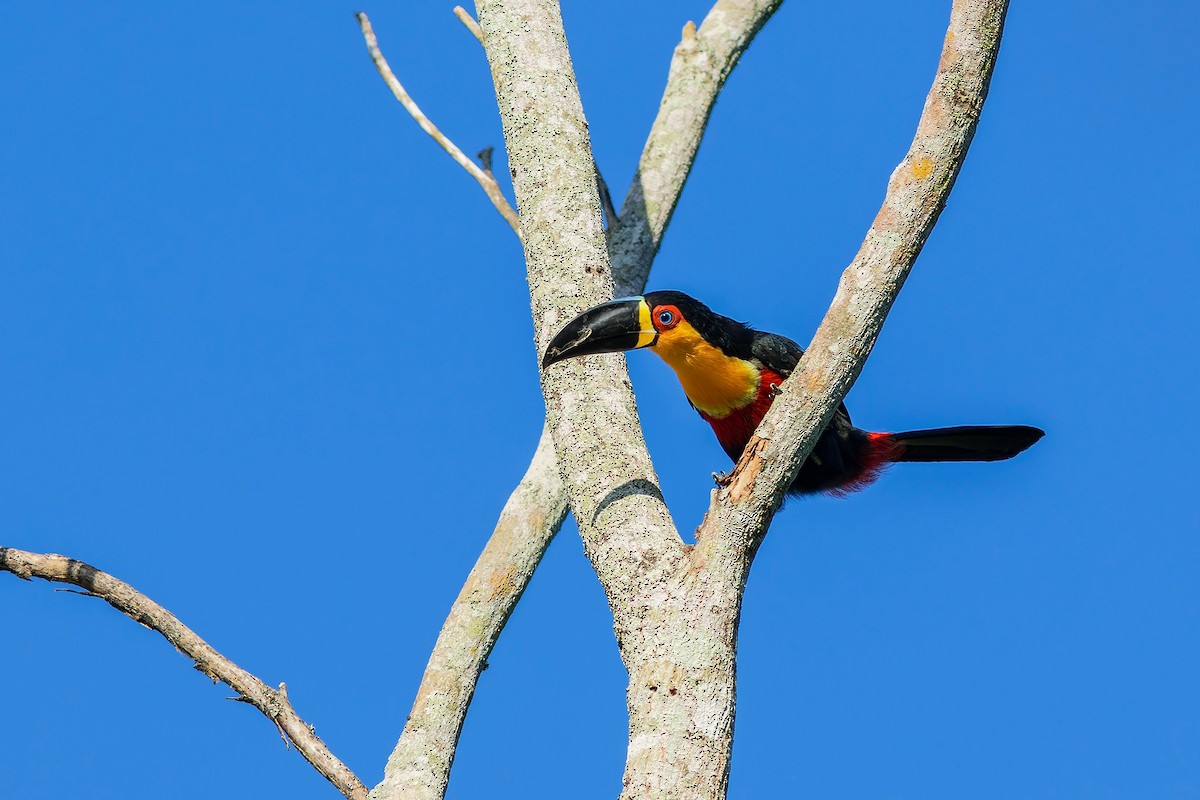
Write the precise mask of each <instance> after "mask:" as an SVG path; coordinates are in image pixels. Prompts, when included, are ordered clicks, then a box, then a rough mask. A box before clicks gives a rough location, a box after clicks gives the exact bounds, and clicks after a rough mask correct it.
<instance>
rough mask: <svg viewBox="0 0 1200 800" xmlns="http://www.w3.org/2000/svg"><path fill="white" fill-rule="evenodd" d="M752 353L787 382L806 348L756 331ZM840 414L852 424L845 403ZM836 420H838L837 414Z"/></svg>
mask: <svg viewBox="0 0 1200 800" xmlns="http://www.w3.org/2000/svg"><path fill="white" fill-rule="evenodd" d="M750 353H751V355H753V356H754V358H755V359H757V360H758V362H759V363H760V364H762V365H763V366H764V367H766V368H767V369H769V370H771V371H772V372H774V373H777V374H778V375H779V376H780V377H782V378H783V379H785V380H786V379H787V378H788V377H789V376H791V374H792V370H794V369H795V368H796V365H797V364H799V363H800V356H802V355H804V348H802V347H801V346H800V345H798V344H796V343H795V342H793V341H792V340H791V339H789V338H787V337H786V336H780V335H779V334H777V333H764V332H762V331H754V338H753V339H751V341H750ZM838 413H839V414H840V415H841V416H843V417H845V421H846V423H847V424H850V412H849V411H848V410H847V409H846V404H845V403H841V404H840V405H839V406H838ZM834 418H835V419H836V418H837V415H836V414H835V416H834Z"/></svg>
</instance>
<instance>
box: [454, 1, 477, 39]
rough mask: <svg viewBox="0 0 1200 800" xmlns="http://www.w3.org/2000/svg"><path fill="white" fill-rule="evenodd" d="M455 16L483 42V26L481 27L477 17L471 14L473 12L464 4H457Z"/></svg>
mask: <svg viewBox="0 0 1200 800" xmlns="http://www.w3.org/2000/svg"><path fill="white" fill-rule="evenodd" d="M454 16H456V17H458V21H459V22H461V23H462V24H463V25H466V26H467V30H469V31H470V32H471V35H472V36H474V37H475V38H476V39H477V40H479V43H480V44H483V28H480V27H479V23H478V22H476V21H475V18H474V17H472V16H471V12H469V11H467V10H466V9H465V8H463V7H462V6H455V7H454Z"/></svg>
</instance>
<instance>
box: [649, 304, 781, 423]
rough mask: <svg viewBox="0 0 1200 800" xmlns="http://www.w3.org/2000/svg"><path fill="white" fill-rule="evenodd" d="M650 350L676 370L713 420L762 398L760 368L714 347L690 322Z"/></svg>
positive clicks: (685, 389)
mask: <svg viewBox="0 0 1200 800" xmlns="http://www.w3.org/2000/svg"><path fill="white" fill-rule="evenodd" d="M650 349H651V350H653V351H654V352H655V353H657V354H658V355H659V357H660V358H662V360H663V361H665V362H667V364H668V365H669V366H670V367H671V369H673V370H675V375H676V376H678V378H679V383H680V384H682V386H683V393H684V394H686V395H687V398H688V400H690V401H691V403H692V405H694V406H695V407H696V408H697V409H699V410H700V411H703V412H704V413H705V414H707V415H708V416H710V417H716V418H718V419H719V418H721V417H725V416H728V415H729V413H730V412H731V411H734V410H736V409H739V408H742V407H744V406H746V405H749V404H750V403H752V402H754V398H755V397H756V396H757V395H758V383H759V372H758V369H757V368H756V367H755V366H754V365H753V364H751V363H750V362H749V361H743V360H742V359H740V358H734V357H732V356H727V355H725V354H724V353H722V352H721V351H720V350H719V349H717V348H716V347H713V346H712V345H711V344H709V343H708V342H706V341H705V340H704V337H703V336H701V335H700V334H699V333H697V332H696V329H695V328H693V327H692V326H691V325H689V324H688V322H687V321H686V320H683V321H681V322H680V323H679V325H677V326H676V327H674V328H672V329H670V330H668V331H663V332H662V333H661V334H659V337H658V341H657V342H656V343H655V344H653V345H651V347H650Z"/></svg>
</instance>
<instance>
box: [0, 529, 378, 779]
mask: <svg viewBox="0 0 1200 800" xmlns="http://www.w3.org/2000/svg"><path fill="white" fill-rule="evenodd" d="M0 571H4V572H11V573H12V574H14V575H16V576H17V577H19V578H23V579H25V580H29V579H31V578H42V579H43V580H47V581H56V582H58V583H68V584H72V585H74V586H78V587H80V588H82V589H84V590H85V591H86V592H87V593H88V594H92V595H95V596H97V597H100V598H103V599H104V600H105V601H106V602H107V603H108V604H109V605H111V606H112V607H113V608H115V609H117V610H118V611H120V612H121V613H122V614H124V615H126V616H127V617H129V618H130V619H132V620H134V621H135V622H138V623H140V624H141V625H144V626H145V627H147V628H149V629H151V630H154V631H158V632H159V633H160V634H162V635H163V637H165V638H166V640H167V641H169V642H170V643H171V644H173V645H175V647H176V649H178V650H180V651H181V652H183V653H184V654H185V655H186V656H188V657H189V658H190V659H192V660H193V661H194V662H196V668H197V669H198V670H200V671H201V672H203V673H204V674H205V675H207V676H208V677H209V678H212V680H213V681H221V682H222V683H225V684H226V685H228V686H229V687H230V688H232V689H233V690H234V691H235V692H237V693H238V695H239V696H240V698H241V699H243V700H244V701H245V702H247V703H249V704H251V705H253V706H254V707H255V708H257V709H258V710H259V711H261V712H262V713H263V714H264V715H266V717H267V719H269V720H271V722H273V723H275V725H276V727H278V728H279V732H280V734H281V735H282V736H284V741H285V742H291V744H293V745H295V747H296V749H297V750H298V751H299V752H300V754H301V755H302V756H304V758H305V760H307V761H308V763H310V764H312V765H313V767H314V768H315V769H316V770H317V772H320V773H321V774H322V775H324V776H325V778H326V779H327V780H328V781H329V782H330V783H332V784H333V785H334V786H335V787H337V790H338V791H339V792H341V793H342V794H343V795H345V796H346V797H348V798H351V800H366V798H367V787H366V786H364V785H363V783H362V781H360V780H359V779H358V778H357V777H356V776H355V775H354V773H353V772H351V771H350V769H349V768H348V767H347V766H346V765H345V764H343V763H342V762H341V761H339V760H338V759H337V758H336V757H335V756H334V755H333V753H331V752H329V748H328V747H326V746H325V743H324V742H322V741H321V740H320V738H318V737H317V734H316V733H315V732H314V731H313V728H312V726H310V725H308V723H306V722H305V721H304V720H302V719H300V716H299V715H298V714H297V713H296V711H295V709H293V708H292V704H291V702H290V701H289V700H288V696H287V687H286V686H285V685H284V684H282V683H281V684H279V688H278V689H272V688H271V687H270V686H267V685H266V684H265V683H263V682H262V681H261V680H259V679H258V678H256V677H255V676H253V675H251V674H250V673H249V672H247V671H246V670H244V669H242V668H241V667H239V666H237V665H236V664H234V663H233V662H232V661H230V660H229V659H227V658H225V656H223V655H221V654H220V653H218V652H217V651H216V650H214V649H213V648H212V646H211V645H209V644H208V643H207V642H205V641H204V640H203V639H201V638H200V637H199V636H197V635H196V634H195V633H194V632H193V631H192V630H191V629H190V628H188V627H187V626H186V625H184V624H183V623H182V622H180V621H179V620H178V619H177V618H176V617H175V615H174V614H172V613H171V612H170V611H167V610H166V609H165V608H163V607H162V606H160V605H159V604H158V603H155V602H154V601H153V600H151V599H150V598H148V597H146V596H145V595H143V594H142V593H140V592H138V591H137V590H136V589H134V588H133V587H132V586H130V585H129V584H127V583H125V582H124V581H121V580H118V579H116V578H114V577H113V576H111V575H109V574H107V573H104V572H101V571H100V570H98V569H96V568H95V567H93V566H90V565H88V564H85V563H83V562H82V561H76V560H74V559H71V558H67V557H65V556H60V555H43V554H41V553H30V552H27V551H25V550H17V549H14V548H11V547H0Z"/></svg>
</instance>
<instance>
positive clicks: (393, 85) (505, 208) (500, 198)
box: [354, 11, 521, 238]
mask: <svg viewBox="0 0 1200 800" xmlns="http://www.w3.org/2000/svg"><path fill="white" fill-rule="evenodd" d="M354 16H355V18H357V19H358V26H359V27H360V28H361V29H362V35H363V39H364V40H366V43H367V53H369V54H370V56H371V61H372V62H373V63H374V64H375V68H376V69H377V70H379V75H380V76H381V77H382V78H383V82H384V83H386V84H387V86H388V88H389V89H391V90H392V94H393V95H395V97H396V99H397V100H399V101H400V105H402V106H404V109H405V110H406V111H407V112H408V113H409V114H410V115H412V118H413V119H414V120H416V122H417V124H418V125H420V126H421V130H423V131H425V132H426V133H428V134H429V135H430V136H431V137H432V138H433V140H434V141H435V142H437V143H438V144H439V145H441V147H442V149H443V150H445V151H446V152H447V153H448V154H449V155H450V157H451V158H453V159H454V160H455V161H457V162H458V164H459V166H461V167H462V168H463V169H465V170H466V171H467V172H468V173H470V175H471V177H472V178H474V179H475V180H476V181H478V182H479V185H480V186H481V187H483V191H484V193H485V194H486V195H487V196H488V199H489V200H491V201H492V205H494V206H495V207H496V210H497V211H499V212H500V216H502V217H504V219H505V221H506V222H508V224H509V225H511V226H512V229H513V231H514V232H515V233H516V234H517V238H520V237H521V220H520V218H519V217H518V216H517V212H516V211H514V210H513V207H512V206H511V205H509V204H508V200H507V199H505V197H504V192H502V191H500V184H498V183H496V179H495V178H492V177H489V176H488V175H486V174H485V173H484V171H483V170H481V169H480V168H479V167H478V166H476V165H475V163H474V162H473V161H471V159H469V158H467V156H466V154H464V153H463V151H462V150H460V149H459V148H458V145H456V144H455V143H454V142H452V141H450V139H449V138H447V137H446V135H445V134H444V133H442V132H441V131H440V130H438V128H437V126H436V125H434V124H433V123H432V122H431V121H430V120H429V117H427V116H425V114H424V112H422V111H421V108H420V107H419V106H418V105H417V104H416V103H415V102H413V99H412V98H411V97H409V95H408V92H406V91H405V90H404V86H403V85H402V84H401V83H400V81H399V79H398V78H396V75H395V73H393V72H392V68H391V67H389V66H388V63H387V59H385V58H384V57H383V53H382V51H380V49H379V42H378V40H377V39H376V38H375V31H374V30H372V28H371V21H370V20H369V19H367V15H366V14H364V13H363V12H361V11H360V12H358V13H357V14H355V15H354Z"/></svg>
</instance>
